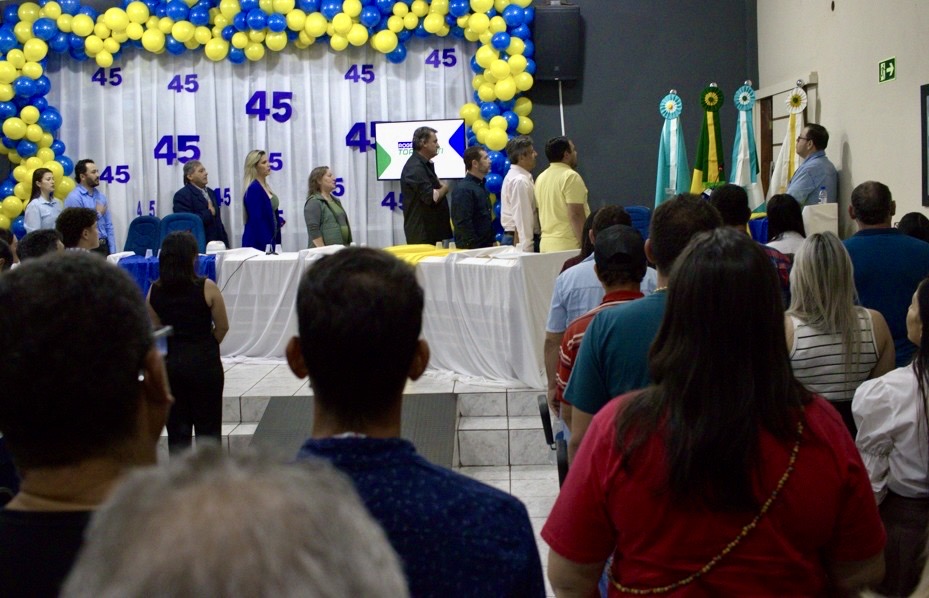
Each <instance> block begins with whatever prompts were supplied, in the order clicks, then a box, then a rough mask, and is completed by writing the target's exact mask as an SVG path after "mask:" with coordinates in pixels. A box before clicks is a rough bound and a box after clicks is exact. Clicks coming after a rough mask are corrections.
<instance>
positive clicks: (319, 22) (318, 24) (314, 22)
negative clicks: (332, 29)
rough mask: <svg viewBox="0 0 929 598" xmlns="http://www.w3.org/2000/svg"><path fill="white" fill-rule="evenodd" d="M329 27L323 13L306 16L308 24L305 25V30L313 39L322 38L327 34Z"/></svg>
mask: <svg viewBox="0 0 929 598" xmlns="http://www.w3.org/2000/svg"><path fill="white" fill-rule="evenodd" d="M327 26H328V23H327V22H326V17H324V16H323V15H322V13H318V12H314V13H311V14H308V15H307V16H306V23H305V24H304V25H303V30H304V31H306V32H307V33H308V34H309V35H312V36H313V37H320V36H321V35H323V34H324V33H326V27H327Z"/></svg>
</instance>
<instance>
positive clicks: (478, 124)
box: [471, 118, 490, 133]
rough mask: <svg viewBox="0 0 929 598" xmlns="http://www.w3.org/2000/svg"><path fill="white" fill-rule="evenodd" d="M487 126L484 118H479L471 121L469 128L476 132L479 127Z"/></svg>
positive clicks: (484, 127)
mask: <svg viewBox="0 0 929 598" xmlns="http://www.w3.org/2000/svg"><path fill="white" fill-rule="evenodd" d="M488 127H490V125H488V124H487V121H486V120H484V119H483V118H479V119H477V120H476V121H474V122H473V123H471V130H472V131H474V132H475V133H477V132H478V131H480V130H481V129H486V128H488Z"/></svg>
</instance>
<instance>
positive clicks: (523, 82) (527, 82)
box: [513, 71, 533, 91]
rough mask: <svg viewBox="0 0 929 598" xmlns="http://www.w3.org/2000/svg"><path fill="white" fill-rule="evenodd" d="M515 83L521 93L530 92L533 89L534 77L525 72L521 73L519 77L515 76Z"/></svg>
mask: <svg viewBox="0 0 929 598" xmlns="http://www.w3.org/2000/svg"><path fill="white" fill-rule="evenodd" d="M513 82H514V83H515V84H516V89H518V90H519V91H529V90H530V89H532V83H533V79H532V75H530V74H529V73H527V72H525V71H523V72H522V73H519V74H518V75H514V77H513Z"/></svg>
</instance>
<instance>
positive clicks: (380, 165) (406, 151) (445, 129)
mask: <svg viewBox="0 0 929 598" xmlns="http://www.w3.org/2000/svg"><path fill="white" fill-rule="evenodd" d="M419 127H432V128H433V129H435V130H436V131H437V133H436V137H437V138H438V140H439V153H438V155H437V156H436V157H435V158H433V159H432V163H433V164H435V173H436V175H438V177H439V178H440V179H463V178H464V176H465V174H466V173H465V167H464V151H465V147H466V142H465V139H466V138H465V124H464V121H463V120H461V119H460V118H453V119H447V120H408V121H397V122H376V123H374V141H375V147H376V151H375V154H376V162H377V180H379V181H399V180H400V173H401V172H402V171H403V165H404V164H406V161H407V160H408V159H409V157H410V155H412V153H413V132H414V131H415V130H416V129H418V128H419Z"/></svg>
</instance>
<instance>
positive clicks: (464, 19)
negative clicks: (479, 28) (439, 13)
mask: <svg viewBox="0 0 929 598" xmlns="http://www.w3.org/2000/svg"><path fill="white" fill-rule="evenodd" d="M470 18H471V15H463V16H460V17H458V20H457V21H455V24H456V25H458V26H459V27H461V28H462V29H466V28H467V27H468V20H469V19H470Z"/></svg>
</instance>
